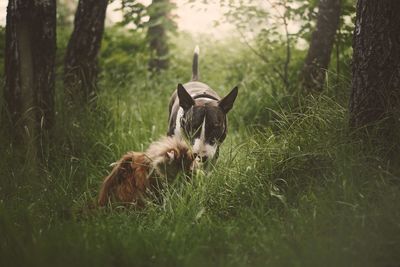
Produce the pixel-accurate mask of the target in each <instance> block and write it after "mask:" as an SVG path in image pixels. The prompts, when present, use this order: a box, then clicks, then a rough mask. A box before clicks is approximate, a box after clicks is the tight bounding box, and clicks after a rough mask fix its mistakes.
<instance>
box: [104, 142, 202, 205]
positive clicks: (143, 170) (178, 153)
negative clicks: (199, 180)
mask: <svg viewBox="0 0 400 267" xmlns="http://www.w3.org/2000/svg"><path fill="white" fill-rule="evenodd" d="M113 165H114V168H113V170H112V171H111V173H110V175H108V176H107V177H106V178H105V179H104V182H103V184H102V186H101V189H100V193H99V199H98V204H99V205H100V206H104V205H106V204H107V203H108V202H109V201H110V200H115V201H116V202H122V203H126V204H134V205H137V206H138V207H143V206H144V204H145V198H146V196H148V194H149V193H151V192H152V193H157V192H158V191H159V189H160V188H161V185H162V183H163V182H166V181H168V180H171V179H174V178H175V177H176V176H177V175H178V173H179V172H180V171H183V172H189V171H192V170H193V169H194V168H195V167H196V161H195V158H194V156H193V154H192V152H191V149H190V147H189V146H188V145H187V144H186V142H185V141H183V140H180V139H178V138H174V137H164V138H162V139H161V140H159V141H157V142H154V143H152V144H151V145H150V147H149V148H148V149H147V151H146V152H145V153H143V152H128V153H127V154H126V155H124V156H123V157H122V158H121V159H120V160H119V161H117V162H116V163H114V164H113Z"/></svg>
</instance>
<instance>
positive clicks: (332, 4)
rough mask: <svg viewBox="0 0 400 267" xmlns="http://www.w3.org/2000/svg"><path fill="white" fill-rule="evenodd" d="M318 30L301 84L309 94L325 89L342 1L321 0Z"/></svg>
mask: <svg viewBox="0 0 400 267" xmlns="http://www.w3.org/2000/svg"><path fill="white" fill-rule="evenodd" d="M318 9H319V11H318V16H317V24H316V29H315V31H314V32H313V34H312V36H311V42H310V48H309V49H308V53H307V56H306V59H305V62H304V66H303V70H302V73H301V82H302V86H303V88H304V90H306V91H307V92H320V91H322V89H323V87H324V81H325V76H326V71H327V69H328V67H329V62H330V58H331V53H332V49H333V45H334V41H335V34H336V31H337V30H338V28H339V22H340V13H341V0H320V2H319V5H318Z"/></svg>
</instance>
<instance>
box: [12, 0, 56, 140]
mask: <svg viewBox="0 0 400 267" xmlns="http://www.w3.org/2000/svg"><path fill="white" fill-rule="evenodd" d="M5 54H6V58H5V76H6V84H5V88H4V96H5V101H6V109H7V112H8V114H9V116H10V118H11V122H12V125H13V129H14V136H15V140H16V141H17V142H21V141H24V140H25V142H24V143H25V144H26V143H27V142H28V143H31V144H32V143H35V142H34V141H33V140H35V139H36V138H37V137H38V136H39V135H41V134H42V132H43V130H47V129H50V128H51V127H52V125H53V124H54V78H55V76H54V75H55V72H54V64H55V55H56V1H55V0H10V1H9V4H8V7H7V23H6V53H5Z"/></svg>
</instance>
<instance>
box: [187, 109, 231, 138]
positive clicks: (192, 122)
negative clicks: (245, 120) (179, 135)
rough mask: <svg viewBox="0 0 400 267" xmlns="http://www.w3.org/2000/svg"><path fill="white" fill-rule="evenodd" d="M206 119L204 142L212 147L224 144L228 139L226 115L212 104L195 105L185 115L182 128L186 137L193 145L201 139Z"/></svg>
mask: <svg viewBox="0 0 400 267" xmlns="http://www.w3.org/2000/svg"><path fill="white" fill-rule="evenodd" d="M204 119H205V132H204V134H205V136H204V142H205V143H207V144H210V145H215V144H216V143H222V142H223V141H224V139H225V137H226V115H225V113H224V112H223V111H222V110H221V108H219V107H218V106H216V105H212V103H206V104H203V105H195V106H193V107H192V108H190V109H189V110H188V111H186V112H185V113H184V114H183V116H182V119H181V127H182V129H183V132H184V133H185V135H186V137H187V138H188V139H189V140H190V141H191V143H192V144H193V143H194V140H195V139H198V138H200V137H201V131H202V127H203V122H204Z"/></svg>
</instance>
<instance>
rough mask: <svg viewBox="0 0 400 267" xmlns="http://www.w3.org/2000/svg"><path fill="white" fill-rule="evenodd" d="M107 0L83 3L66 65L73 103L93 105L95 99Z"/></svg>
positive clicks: (87, 0)
mask: <svg viewBox="0 0 400 267" xmlns="http://www.w3.org/2000/svg"><path fill="white" fill-rule="evenodd" d="M107 6H108V0H80V1H79V4H78V7H77V9H76V14H75V20H74V30H73V32H72V35H71V38H70V40H69V42H68V47H67V50H66V54H65V63H64V87H65V92H66V95H67V96H68V97H69V98H70V101H72V102H77V103H87V102H91V101H92V100H93V99H94V98H95V97H96V89H97V80H98V72H99V66H98V58H97V56H98V54H99V52H100V47H101V42H102V38H103V32H104V23H105V17H106V11H107Z"/></svg>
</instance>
